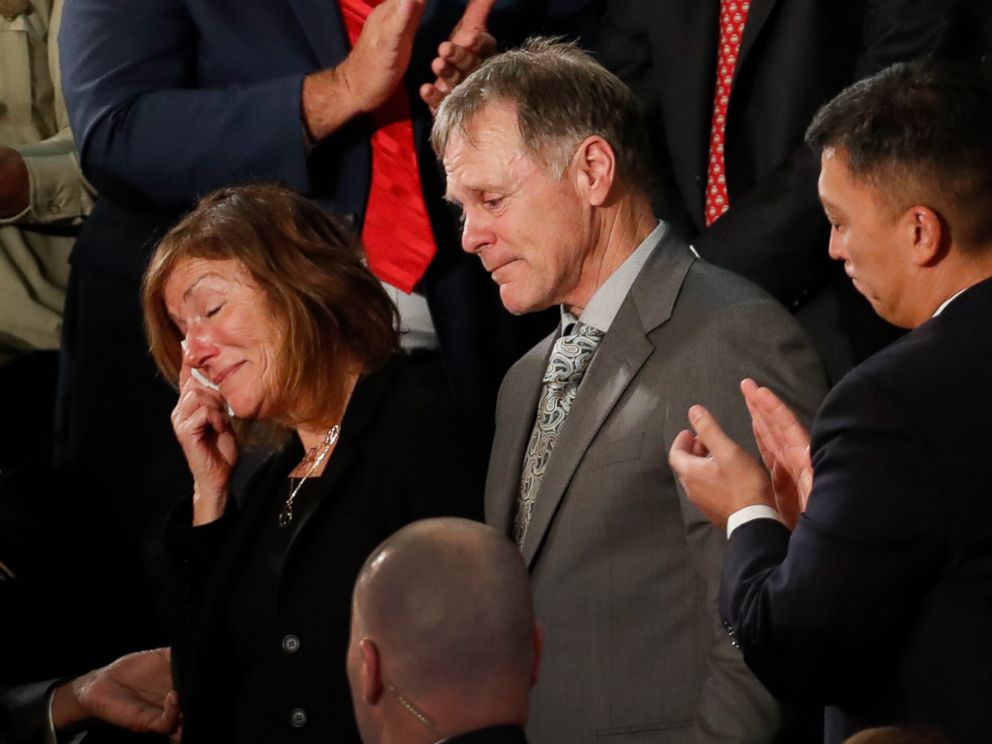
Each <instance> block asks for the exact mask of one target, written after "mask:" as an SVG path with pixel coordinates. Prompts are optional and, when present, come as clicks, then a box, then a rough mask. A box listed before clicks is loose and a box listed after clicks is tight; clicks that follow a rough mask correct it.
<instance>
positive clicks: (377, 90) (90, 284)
mask: <svg viewBox="0 0 992 744" xmlns="http://www.w3.org/2000/svg"><path fill="white" fill-rule="evenodd" d="M491 4H492V3H491V2H485V0H483V2H481V3H478V2H477V3H475V4H474V5H475V6H480V5H481V6H485V7H489V6H491ZM582 4H583V3H580V2H565V3H561V2H558V3H547V4H546V3H539V4H537V7H535V4H533V3H523V2H514V3H510V4H509V7H508V8H506V9H505V10H503V9H501V10H500V12H499V13H494V14H493V17H492V23H493V24H494V25H499V24H501V25H502V26H503V27H505V26H506V25H507V23H508V21H513V20H515V21H517V22H518V26H522V27H526V26H527V25H528V24H527V23H525V22H523V19H527V20H528V21H529V23H530V25H534V23H536V21H535V20H534V19H535V18H539V17H540V15H541V13H542V12H543V11H546V12H547V14H548V15H549V16H550V15H555V17H556V19H557V20H561V18H559V17H564V16H569V17H570V13H571V12H572V10H573V9H575V8H581V5H582ZM368 5H377V7H376V8H375V9H374V10H372V12H371V14H370V15H369V18H368V20H367V21H365V23H364V26H363V28H362V30H361V31H360V33H359V34H358V38H357V40H356V41H355V43H352V42H351V41H350V40H349V35H350V31H349V28H351V27H348V28H346V26H348V24H347V23H346V22H345V21H346V19H347V18H351V17H352V16H351V15H347V14H344V13H343V11H344V9H345V8H347V9H350V10H354V9H355V8H359V9H360V8H361V7H362V6H365V8H366V10H367V9H368V8H367V6H368ZM525 6H526V7H525ZM465 12H466V3H465V2H464V1H463V0H432V1H431V2H424V0H385V2H382V3H381V4H379V3H376V2H371V3H366V2H364V0H347V1H346V0H337V1H335V0H287V2H242V1H241V0H238V1H236V2H232V1H231V0H213V1H211V2H193V1H192V0H149V1H148V2H140V3H134V2H130V1H128V0H78V2H72V3H70V4H68V7H67V9H66V14H65V22H64V23H63V26H62V28H63V33H62V38H61V43H62V49H63V54H62V59H63V67H64V76H63V79H64V83H65V92H66V102H67V105H68V108H69V113H70V116H71V119H72V124H73V130H74V132H76V133H77V135H78V140H79V145H80V152H81V159H82V164H83V169H84V171H85V172H86V173H87V175H88V176H89V177H90V178H91V180H92V181H93V183H94V184H96V185H97V186H98V187H99V188H100V190H101V199H100V200H99V202H98V203H97V205H96V207H95V209H94V212H93V214H92V216H91V219H90V220H89V221H88V222H87V224H86V226H85V228H84V230H83V232H82V234H81V236H80V239H79V241H78V242H77V244H76V247H75V250H74V253H73V257H72V262H73V266H72V278H71V281H70V287H69V297H68V300H67V317H66V332H65V333H66V337H65V344H64V350H65V352H64V360H63V361H64V362H65V364H63V374H62V388H63V393H64V396H63V409H62V413H63V420H62V426H61V430H62V433H63V438H62V443H63V446H64V453H63V454H64V458H65V459H66V460H67V461H69V462H70V463H75V464H80V465H83V466H86V467H90V468H93V469H96V470H97V471H99V472H100V473H102V474H105V475H106V476H107V477H108V478H110V479H113V480H114V482H116V483H118V484H120V485H121V486H122V490H123V491H124V492H125V493H126V494H128V496H129V498H127V499H126V500H124V501H123V502H122V503H121V504H120V510H121V512H122V514H123V515H124V517H123V519H124V522H125V523H126V524H127V525H129V527H130V528H132V531H133V532H134V533H135V534H137V535H138V536H139V538H140V540H141V543H142V547H143V548H144V552H145V553H146V558H147V560H148V561H149V562H150V563H152V564H153V565H155V566H157V567H158V573H160V574H161V573H164V570H163V569H162V568H161V566H162V558H161V555H160V553H159V543H160V532H161V523H162V522H163V520H164V515H165V514H166V513H167V511H168V509H169V507H170V506H171V505H172V504H173V503H174V501H175V500H176V498H177V497H182V496H183V495H185V494H188V493H189V489H190V483H189V479H188V475H187V474H186V472H185V468H184V466H183V459H182V455H181V453H180V451H179V448H178V445H177V444H176V442H175V438H174V436H173V435H172V432H171V430H170V426H169V412H170V410H171V409H172V406H173V404H174V402H175V393H174V392H173V391H172V390H170V389H169V388H168V386H166V385H165V384H163V383H162V382H161V380H159V379H157V376H156V373H155V370H154V366H153V365H152V364H151V361H150V359H149V358H148V356H147V354H146V346H147V345H146V341H145V338H144V333H143V329H142V327H141V314H140V309H139V307H138V285H139V282H140V277H141V275H142V272H143V271H144V268H145V264H146V262H147V259H148V256H149V255H150V251H151V249H152V247H153V246H154V244H155V242H156V241H157V239H158V238H159V237H160V236H161V234H162V233H163V232H164V230H165V229H166V228H168V227H169V226H170V225H171V224H172V222H173V221H174V220H175V219H176V217H177V216H178V215H179V214H180V213H181V212H182V211H183V210H185V209H188V208H189V207H190V206H191V205H192V204H193V203H194V202H195V201H196V199H197V198H198V197H200V196H202V195H204V194H205V193H207V192H209V191H211V190H212V189H214V188H217V187H220V186H223V185H230V184H233V183H238V182H243V181H252V180H259V179H262V180H270V181H280V182H282V183H283V184H285V185H287V186H289V187H291V188H293V189H294V190H296V191H298V192H300V193H303V194H305V195H308V196H311V197H312V198H314V199H315V200H317V201H318V202H319V203H321V204H322V205H323V206H325V207H326V208H327V209H329V210H332V211H334V212H337V213H340V214H345V215H350V216H351V217H352V218H354V220H355V224H356V226H362V227H364V226H365V222H366V220H365V212H366V206H367V199H368V198H369V193H370V182H371V181H372V180H373V175H374V174H373V172H372V171H373V170H376V172H378V171H377V169H373V147H372V145H371V144H370V142H371V138H372V136H373V132H374V131H379V130H380V129H381V127H380V126H379V123H376V120H375V116H374V112H375V111H378V110H379V109H378V108H377V107H379V106H380V104H383V102H385V101H387V100H392V99H391V98H390V97H391V96H393V97H395V96H397V95H398V96H399V97H400V98H405V100H406V102H407V104H408V106H409V117H410V122H411V127H412V130H413V131H412V139H411V140H410V141H409V143H408V145H404V146H403V147H402V148H400V149H402V150H403V151H404V152H407V154H412V155H413V156H414V157H417V156H418V155H425V156H426V157H420V158H419V161H418V163H419V177H420V181H421V186H422V191H423V194H424V203H425V209H426V211H427V216H428V217H429V221H430V227H431V228H432V230H433V234H434V238H435V240H436V244H437V248H438V254H437V255H436V256H435V257H434V260H433V261H431V263H430V266H429V267H428V268H427V270H426V274H425V275H424V276H423V278H422V280H421V281H420V289H421V291H422V292H423V293H424V294H425V295H426V303H427V304H429V305H430V309H431V317H432V321H433V327H434V329H435V330H436V331H437V335H438V337H439V339H440V346H441V351H442V353H443V356H444V363H445V365H446V368H447V370H448V372H449V373H450V377H451V379H452V380H453V381H454V387H455V388H456V390H457V392H458V394H459V398H460V401H461V403H462V404H463V405H464V407H465V409H466V411H467V412H469V413H471V414H472V416H471V417H470V420H471V421H474V422H478V423H479V426H478V427H477V428H478V429H479V430H480V431H479V434H478V436H479V438H480V439H485V436H486V434H487V433H488V432H489V431H490V427H491V423H490V421H491V409H492V401H493V399H494V398H495V390H496V386H497V385H498V381H499V379H500V376H501V374H502V371H503V370H504V369H505V368H506V367H507V366H509V363H510V362H511V361H512V360H513V359H515V358H516V357H517V356H518V355H519V353H520V352H522V351H523V349H524V348H526V346H527V345H528V344H529V343H530V342H529V341H526V342H522V341H521V338H522V339H524V340H526V339H528V338H529V339H533V338H536V337H537V335H535V334H534V333H532V332H531V333H528V332H527V330H526V329H521V328H520V326H519V324H518V325H516V326H515V327H509V325H508V324H509V323H510V321H511V320H512V319H511V318H510V317H509V316H508V314H507V313H505V311H503V310H502V308H501V307H499V303H498V300H497V298H496V296H495V289H494V288H493V287H492V285H491V282H489V281H488V279H487V277H486V276H485V273H484V272H482V271H481V270H480V269H479V267H477V266H476V265H474V262H471V261H467V260H466V259H465V257H464V256H462V255H461V253H460V251H458V250H457V244H458V242H457V223H456V221H455V220H454V219H453V218H452V216H451V214H450V213H449V211H448V210H447V208H446V207H445V205H444V204H443V202H442V201H441V199H440V198H439V194H440V192H441V185H440V179H439V176H438V173H437V167H436V163H435V162H434V160H433V158H432V157H431V156H430V152H429V150H428V149H427V147H426V144H425V135H426V130H427V129H428V127H429V120H430V117H429V113H428V107H427V106H426V105H425V103H424V102H423V101H421V100H420V97H419V89H420V87H421V86H424V85H427V86H430V85H431V82H432V81H434V78H435V75H436V74H438V72H440V73H441V74H442V77H441V78H440V79H439V80H437V81H435V84H436V85H438V86H450V85H453V84H454V83H456V82H457V80H458V78H459V76H460V75H461V74H462V68H464V69H468V68H470V67H471V65H473V64H475V63H476V62H477V61H478V54H477V52H479V51H480V50H481V48H482V47H483V46H485V45H486V44H488V45H489V46H492V39H491V38H489V37H488V36H487V35H486V34H484V33H483V32H484V24H485V20H486V19H485V13H481V14H480V13H479V12H475V14H474V16H473V17H474V18H475V20H474V21H471V22H469V21H466V24H465V25H463V26H462V27H461V28H459V30H458V31H456V33H455V35H453V36H452V40H453V41H455V42H457V43H456V44H449V46H448V47H447V49H448V53H447V54H446V55H442V56H439V57H437V58H436V59H435V57H436V55H438V53H439V43H440V42H442V41H444V40H445V39H446V38H447V37H448V36H449V34H451V33H452V28H453V27H455V26H456V24H457V23H458V22H459V21H460V20H463V21H464V20H466V19H464V18H463V13H465ZM352 30H353V29H352ZM466 34H467V36H466ZM487 39H488V41H485V40H487ZM452 50H454V51H452ZM454 62H457V65H455V64H454ZM442 63H444V64H445V65H446V67H445V66H443V65H442ZM432 64H433V65H434V67H433V69H432ZM458 65H461V66H462V68H459V67H458ZM432 100H434V99H433V98H432ZM380 123H381V122H380ZM411 150H414V152H412V153H411V152H410V151H411ZM386 216H387V217H388V215H386ZM397 219H398V218H397ZM394 227H395V226H394ZM406 237H407V232H406V223H405V222H404V223H402V227H401V228H399V230H398V231H397V233H396V239H395V240H394V243H395V244H396V245H402V244H403V243H404V242H405V240H406ZM407 299H408V300H409V301H410V302H411V303H414V304H416V303H418V302H420V303H423V302H424V300H423V299H422V298H420V299H419V300H418V299H417V297H413V296H411V297H408V298H407ZM424 315H425V316H426V313H425V314H424ZM405 320H406V321H407V322H409V320H410V318H409V317H406V318H405ZM428 325H430V321H428ZM518 332H519V333H521V334H522V335H521V336H520V337H518V335H517V334H518ZM541 332H544V331H541ZM467 433H471V432H467ZM154 640H156V639H155V638H152V639H149V642H152V641H154Z"/></svg>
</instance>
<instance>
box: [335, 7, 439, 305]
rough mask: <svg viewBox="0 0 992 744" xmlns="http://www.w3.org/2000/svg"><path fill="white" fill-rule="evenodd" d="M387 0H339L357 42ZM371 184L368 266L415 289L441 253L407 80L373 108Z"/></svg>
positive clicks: (351, 37)
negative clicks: (419, 159) (422, 176)
mask: <svg viewBox="0 0 992 744" xmlns="http://www.w3.org/2000/svg"><path fill="white" fill-rule="evenodd" d="M380 2H382V0H338V4H339V6H340V8H341V15H342V17H343V18H344V25H345V29H346V30H347V32H348V39H349V41H350V42H351V46H352V47H354V46H355V43H356V42H357V41H358V37H359V36H360V35H361V33H362V27H363V26H364V25H365V19H366V18H368V15H369V13H371V12H372V8H374V7H375V6H376V5H378V4H379V3H380ZM372 123H373V125H374V127H375V130H374V131H373V133H372V184H371V186H370V188H369V200H368V204H367V205H366V208H365V222H364V223H363V225H362V242H363V243H365V252H366V255H367V256H368V261H369V268H370V269H371V270H372V273H373V274H375V275H376V276H377V277H379V278H380V279H381V280H383V281H385V282H388V283H389V284H391V285H393V286H394V287H396V288H398V289H401V290H403V291H404V292H407V293H409V292H412V291H413V288H414V287H415V286H416V284H417V282H418V281H420V278H421V277H422V276H423V275H424V272H425V271H426V270H427V266H428V264H430V262H431V259H432V258H434V254H435V253H437V244H436V243H435V242H434V231H433V230H432V229H431V222H430V218H429V217H428V216H427V205H426V204H424V192H423V189H422V187H421V184H420V171H419V170H418V167H417V149H416V146H415V144H414V141H413V124H412V122H411V121H410V102H409V101H408V100H407V97H406V89H405V88H404V87H403V85H402V83H401V84H399V85H397V86H396V89H395V90H394V91H393V92H392V94H391V95H390V97H389V98H388V99H387V100H386V101H385V103H383V104H382V105H381V106H380V107H379V108H378V109H376V110H375V111H374V112H373V113H372Z"/></svg>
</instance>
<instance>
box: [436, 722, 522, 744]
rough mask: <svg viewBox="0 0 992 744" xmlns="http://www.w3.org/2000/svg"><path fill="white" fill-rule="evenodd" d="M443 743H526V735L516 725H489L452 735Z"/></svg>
mask: <svg viewBox="0 0 992 744" xmlns="http://www.w3.org/2000/svg"><path fill="white" fill-rule="evenodd" d="M445 744H527V737H526V736H525V735H524V732H523V729H521V728H520V727H518V726H490V727H489V728H484V729H479V730H477V731H470V732H469V733H467V734H459V735H458V736H452V737H451V738H450V739H445Z"/></svg>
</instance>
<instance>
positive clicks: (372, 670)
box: [358, 638, 383, 705]
mask: <svg viewBox="0 0 992 744" xmlns="http://www.w3.org/2000/svg"><path fill="white" fill-rule="evenodd" d="M358 650H359V651H360V652H361V654H362V669H361V680H360V684H361V694H362V700H364V701H365V702H366V703H368V704H369V705H375V704H376V703H378V702H379V700H380V699H381V698H382V691H383V684H382V665H381V664H380V663H379V662H380V659H379V648H378V647H377V646H376V645H375V641H373V640H372V639H371V638H363V639H362V640H360V641H359V642H358Z"/></svg>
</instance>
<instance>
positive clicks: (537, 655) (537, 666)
mask: <svg viewBox="0 0 992 744" xmlns="http://www.w3.org/2000/svg"><path fill="white" fill-rule="evenodd" d="M543 650H544V629H543V628H541V624H540V623H538V622H535V623H534V668H533V669H531V672H530V686H531V687H532V688H533V687H534V685H536V684H537V678H538V677H539V676H540V674H541V652H542V651H543Z"/></svg>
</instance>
